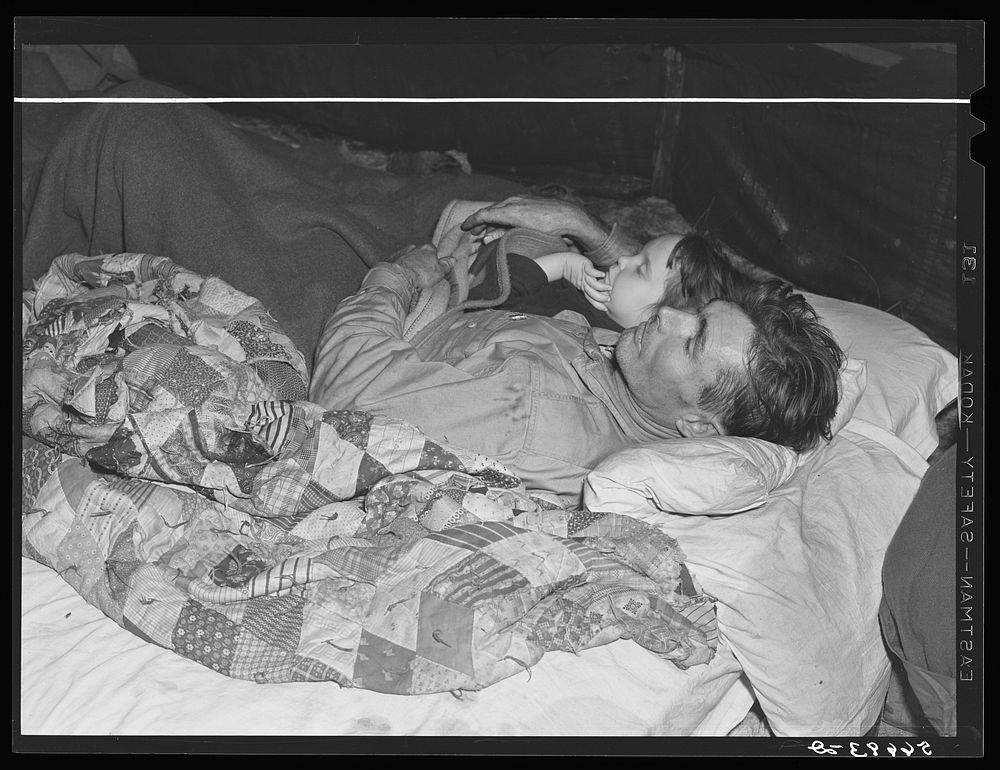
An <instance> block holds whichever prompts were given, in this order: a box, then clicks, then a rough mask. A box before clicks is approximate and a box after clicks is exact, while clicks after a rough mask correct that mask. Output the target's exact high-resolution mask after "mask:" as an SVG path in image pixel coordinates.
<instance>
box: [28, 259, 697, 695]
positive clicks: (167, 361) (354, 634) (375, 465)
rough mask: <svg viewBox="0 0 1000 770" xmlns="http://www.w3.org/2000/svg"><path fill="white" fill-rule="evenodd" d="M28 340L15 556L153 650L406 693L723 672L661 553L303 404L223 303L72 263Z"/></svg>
mask: <svg viewBox="0 0 1000 770" xmlns="http://www.w3.org/2000/svg"><path fill="white" fill-rule="evenodd" d="M22 338H23V343H24V348H23V383H22V407H23V411H22V419H23V434H24V436H23V446H22V512H21V517H22V518H21V526H22V553H23V554H24V555H25V556H28V557H30V558H32V559H34V560H36V561H38V562H41V563H43V564H46V565H48V566H49V567H51V568H52V569H54V570H56V571H57V572H58V573H59V574H60V575H62V577H63V578H64V579H65V580H66V581H67V582H69V583H70V584H71V585H72V586H73V587H74V589H75V590H76V591H77V592H79V593H80V595H81V596H83V597H84V598H85V599H86V600H87V601H88V602H90V603H91V604H93V605H94V606H96V607H98V608H99V609H100V610H102V611H103V612H104V613H105V614H106V615H107V616H108V617H110V618H112V619H113V620H114V621H115V622H117V623H118V624H120V625H121V626H122V627H124V628H126V629H127V630H129V631H131V632H132V633H134V634H136V635H137V636H139V637H141V638H142V639H144V640H147V641H149V642H152V643H155V644H158V645H162V646H163V647H166V648H168V649H171V650H174V651H175V652H177V653H178V654H180V655H182V656H184V657H187V658H189V659H191V660H193V661H195V662H197V663H200V664H202V665H204V666H207V667H210V668H212V669H214V670H216V671H218V672H219V673H220V674H224V675H227V676H231V677H236V678H241V679H249V680H252V681H257V682H261V683H266V682H285V681H307V680H308V681H334V682H337V683H339V684H340V685H342V686H347V687H361V688H366V689H371V690H377V691H381V692H390V693H398V694H420V693H431V692H443V691H451V692H459V691H462V690H477V689H481V688H483V687H486V686H488V685H490V684H492V683H494V682H496V681H499V680H501V679H503V678H506V677H509V676H512V675H514V674H517V673H519V672H522V671H524V670H525V669H530V667H531V666H533V665H534V664H535V663H536V662H537V661H538V660H539V659H540V658H541V657H542V656H543V655H544V654H545V653H547V652H550V651H555V650H560V651H569V652H575V651H578V650H581V649H585V648H587V647H591V646H595V645H600V644H605V643H608V642H611V641H614V640H616V639H633V640H635V642H637V643H638V644H640V645H642V646H644V647H646V648H648V649H649V650H650V651H651V652H652V653H654V654H656V655H660V656H663V657H665V658H667V659H669V660H671V661H673V662H674V663H675V664H676V665H677V666H679V667H681V668H687V667H689V666H693V665H699V664H704V663H707V662H708V661H709V660H710V659H711V657H712V655H713V652H714V649H715V647H716V641H717V629H716V621H715V607H714V604H713V602H712V600H711V599H710V598H709V597H707V596H705V595H704V594H703V593H702V592H701V591H700V589H699V587H698V586H697V584H696V582H695V581H694V579H693V577H692V576H691V574H690V573H689V572H688V570H687V568H686V566H685V564H684V555H683V553H682V552H681V550H680V548H679V547H678V544H677V542H676V541H675V540H674V539H673V538H671V537H669V536H668V535H667V534H665V533H664V532H662V531H661V530H659V529H656V528H653V527H651V526H649V525H647V524H645V523H643V522H641V521H638V520H635V519H631V518H629V517H627V516H622V515H615V514H604V513H600V512H590V511H568V510H564V509H562V508H560V507H559V506H558V504H557V501H556V498H553V497H550V496H548V495H546V494H544V493H540V492H537V491H532V490H527V489H525V487H524V485H523V484H522V483H521V481H520V480H519V479H517V478H516V477H515V476H513V475H512V474H511V473H510V472H509V471H508V470H507V469H506V468H505V467H504V466H502V465H501V464H499V463H497V462H496V461H494V460H492V459H490V458H487V457H483V456H481V455H478V454H476V453H474V452H469V451H466V450H464V449H462V448H459V447H454V446H448V445H444V444H441V443H436V442H433V441H431V440H429V439H428V438H426V437H425V436H423V435H422V434H421V433H420V432H419V431H418V430H417V429H416V428H414V427H413V426H410V425H408V424H406V423H403V422H398V421H389V420H380V419H375V418H373V417H372V416H371V415H369V414H367V413H364V412H351V411H326V410H323V409H322V408H321V407H319V406H318V405H316V404H313V403H310V402H308V401H306V400H305V394H306V382H307V377H308V374H307V369H306V366H305V361H304V359H303V357H302V355H301V353H300V352H299V351H298V350H297V349H296V348H295V346H294V345H293V344H292V343H291V341H290V340H289V338H288V337H287V336H285V335H284V334H283V333H282V330H281V329H280V328H279V327H278V325H277V324H276V323H275V321H274V319H273V318H272V317H271V315H270V314H269V313H268V311H267V310H266V309H265V308H264V307H263V306H262V305H261V303H260V302H258V301H257V300H255V299H253V298H252V297H249V296H247V295H245V294H242V293H241V292H239V291H237V290H236V289H234V288H233V287H232V286H230V285H228V284H226V283H225V282H224V281H222V280H220V279H218V278H212V277H206V278H203V277H201V276H199V275H197V274H195V273H192V272H189V271H187V270H185V269H183V268H182V267H180V266H179V265H176V264H175V263H173V262H172V261H171V260H169V259H167V258H165V257H158V256H152V255H148V254H113V255H102V256H97V257H87V256H82V255H79V254H68V255H64V256H61V257H59V258H57V259H56V260H55V261H54V262H53V264H52V266H51V268H50V269H49V271H48V272H47V273H46V274H45V275H44V277H43V278H42V279H40V280H39V281H37V282H36V284H35V287H34V289H33V290H32V291H28V292H25V293H24V296H23V314H22ZM529 674H530V671H529Z"/></svg>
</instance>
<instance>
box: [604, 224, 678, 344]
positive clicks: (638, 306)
mask: <svg viewBox="0 0 1000 770" xmlns="http://www.w3.org/2000/svg"><path fill="white" fill-rule="evenodd" d="M681 237H682V236H680V235H662V236H660V237H659V238H654V239H653V240H651V241H650V242H649V243H647V244H646V245H645V246H643V248H642V251H640V252H639V253H638V254H635V255H633V256H631V257H623V258H622V259H620V260H618V263H617V264H615V265H612V266H611V269H610V270H608V276H607V280H608V283H610V284H611V298H610V299H609V300H608V302H607V304H606V312H607V314H608V315H609V316H611V318H613V319H614V320H615V321H617V322H618V323H620V324H621V325H622V326H624V327H625V328H626V329H627V328H628V327H630V326H635V325H636V324H638V323H642V322H643V321H645V320H646V319H647V318H649V315H650V313H651V312H652V311H653V310H654V309H655V308H656V306H657V305H658V304H659V302H660V300H661V299H662V298H663V294H664V291H665V290H666V289H667V287H668V285H669V283H670V282H677V281H680V271H679V270H678V266H677V265H669V266H668V263H669V262H670V255H671V254H673V251H674V248H675V247H676V246H677V244H678V243H679V242H680V240H681Z"/></svg>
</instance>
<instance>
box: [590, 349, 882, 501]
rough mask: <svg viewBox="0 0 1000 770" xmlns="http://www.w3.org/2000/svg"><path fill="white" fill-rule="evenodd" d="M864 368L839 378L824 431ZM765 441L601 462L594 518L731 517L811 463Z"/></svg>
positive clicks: (674, 447)
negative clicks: (837, 397) (616, 515)
mask: <svg viewBox="0 0 1000 770" xmlns="http://www.w3.org/2000/svg"><path fill="white" fill-rule="evenodd" d="M865 372H866V367H865V363H864V361H859V360H856V359H848V361H847V362H846V364H845V366H844V369H843V370H842V371H841V374H840V390H841V396H840V403H839V404H838V406H837V411H836V413H835V415H834V418H833V420H832V422H831V424H830V430H831V432H832V433H834V434H836V433H838V432H839V431H840V429H841V428H843V427H844V425H846V424H847V422H848V421H849V420H850V419H851V416H852V415H853V414H854V411H855V408H856V407H857V405H858V403H859V401H860V400H861V398H862V395H863V393H864V391H865V383H866V374H865ZM815 451H817V450H812V451H811V452H805V453H803V454H801V455H800V454H798V453H796V452H795V451H794V450H792V449H789V448H788V447H784V446H779V445H778V444H772V443H770V442H768V441H763V440H761V439H752V438H738V437H735V436H712V437H710V438H700V439H672V440H668V441H658V442H654V443H650V444H644V445H642V446H638V447H630V448H628V449H623V450H621V451H619V452H616V453H615V454H613V455H610V456H609V457H607V458H605V459H604V460H602V461H601V463H600V464H599V465H598V466H597V467H596V468H594V470H592V471H591V472H590V473H589V474H588V476H587V479H586V481H585V482H584V488H583V489H584V491H583V500H584V504H585V505H586V507H587V508H589V509H590V510H592V511H608V512H612V513H626V514H629V515H632V516H635V517H637V518H649V517H654V518H655V516H656V514H657V513H658V512H659V511H671V512H674V513H691V514H730V513H739V512H741V511H747V510H750V509H751V508H756V507H758V506H760V505H763V504H764V503H765V502H767V499H768V496H769V495H770V494H771V492H772V491H773V490H774V489H776V488H777V487H779V486H781V485H782V484H783V483H784V482H785V481H787V480H788V478H789V477H790V476H791V475H792V473H794V472H795V469H796V468H797V467H798V466H799V465H801V464H802V463H803V462H805V461H807V460H808V458H809V457H810V456H811V455H812V452H815Z"/></svg>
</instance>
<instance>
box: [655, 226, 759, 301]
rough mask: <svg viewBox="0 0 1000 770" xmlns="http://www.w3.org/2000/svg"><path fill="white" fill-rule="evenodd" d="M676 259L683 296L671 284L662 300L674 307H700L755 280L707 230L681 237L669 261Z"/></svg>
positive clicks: (738, 291)
mask: <svg viewBox="0 0 1000 770" xmlns="http://www.w3.org/2000/svg"><path fill="white" fill-rule="evenodd" d="M674 263H679V267H680V297H678V296H676V288H673V287H668V289H667V292H666V293H665V294H664V297H663V300H662V302H663V303H664V304H667V305H670V306H671V307H701V306H702V305H704V304H706V303H707V302H710V301H711V300H713V299H717V298H718V299H727V300H731V299H733V298H735V297H738V296H740V295H742V294H743V292H744V291H746V290H747V289H748V288H749V287H750V286H751V285H752V283H753V281H752V280H751V279H750V278H748V277H747V276H746V275H745V274H744V273H743V272H741V271H740V270H739V269H737V268H736V267H735V266H734V265H733V264H732V262H730V261H729V260H728V259H727V258H726V257H725V255H724V254H723V253H722V252H721V250H720V249H719V248H718V246H717V244H716V243H715V241H714V240H713V239H712V238H711V237H710V236H708V235H706V234H704V233H700V232H691V233H687V234H686V235H685V236H684V237H682V238H681V239H680V240H679V241H678V242H677V245H676V246H674V250H673V251H672V252H671V253H670V259H669V262H668V264H674Z"/></svg>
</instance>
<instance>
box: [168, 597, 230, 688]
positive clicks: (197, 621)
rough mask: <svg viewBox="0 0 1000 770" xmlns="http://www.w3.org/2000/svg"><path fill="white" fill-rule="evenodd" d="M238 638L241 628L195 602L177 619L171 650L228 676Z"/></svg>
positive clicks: (192, 601)
mask: <svg viewBox="0 0 1000 770" xmlns="http://www.w3.org/2000/svg"><path fill="white" fill-rule="evenodd" d="M238 635H239V627H238V626H237V625H236V624H235V623H233V622H232V621H231V620H230V619H229V618H227V617H226V616H225V615H223V614H222V613H220V612H216V611H215V610H213V609H210V608H208V607H205V606H204V605H202V604H201V603H200V602H197V601H195V600H194V599H191V600H189V601H188V602H187V603H186V604H185V605H184V608H183V609H182V610H181V614H180V617H179V618H178V619H177V625H176V626H175V627H174V634H173V639H172V644H171V646H172V647H173V649H174V650H176V651H177V652H178V653H180V654H181V655H183V656H184V657H185V658H190V659H191V660H193V661H195V662H197V663H201V665H203V666H206V667H208V668H211V669H213V670H215V671H218V672H219V673H220V674H226V675H227V676H228V675H229V674H230V671H231V669H232V663H233V655H234V654H235V652H236V643H237V639H238Z"/></svg>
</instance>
